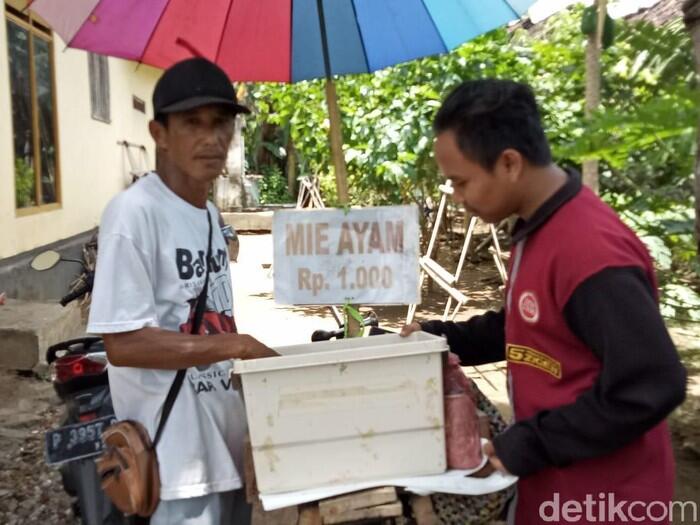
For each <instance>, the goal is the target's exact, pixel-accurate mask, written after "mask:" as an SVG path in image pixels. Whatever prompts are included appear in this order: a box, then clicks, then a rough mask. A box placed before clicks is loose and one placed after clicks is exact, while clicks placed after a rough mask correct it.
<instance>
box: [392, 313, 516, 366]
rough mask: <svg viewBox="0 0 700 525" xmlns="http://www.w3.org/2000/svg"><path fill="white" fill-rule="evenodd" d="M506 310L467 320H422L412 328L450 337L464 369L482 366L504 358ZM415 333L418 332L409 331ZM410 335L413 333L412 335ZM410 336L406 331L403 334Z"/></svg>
mask: <svg viewBox="0 0 700 525" xmlns="http://www.w3.org/2000/svg"><path fill="white" fill-rule="evenodd" d="M505 321H506V314H505V310H504V309H503V308H501V309H500V310H499V311H498V312H494V311H490V312H486V313H485V314H483V315H475V316H474V317H472V318H471V319H469V320H468V321H460V322H453V321H423V322H421V323H414V324H415V325H416V326H414V324H411V325H409V327H410V326H414V328H415V329H418V326H417V325H420V329H421V330H423V331H424V332H428V333H430V334H434V335H444V336H445V337H447V344H448V345H449V347H450V351H451V352H453V353H455V354H457V355H458V356H459V359H460V361H461V362H462V364H463V365H464V366H473V365H482V364H484V363H493V362H495V361H503V360H504V359H505V346H506V345H505ZM410 331H415V330H410ZM409 333H410V332H409ZM403 334H404V335H407V333H406V331H404V332H403Z"/></svg>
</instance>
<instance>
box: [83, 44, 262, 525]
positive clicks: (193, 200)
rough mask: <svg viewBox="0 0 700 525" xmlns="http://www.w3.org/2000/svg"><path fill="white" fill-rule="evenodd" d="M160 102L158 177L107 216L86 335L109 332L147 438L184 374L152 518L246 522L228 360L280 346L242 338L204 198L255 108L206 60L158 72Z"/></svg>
mask: <svg viewBox="0 0 700 525" xmlns="http://www.w3.org/2000/svg"><path fill="white" fill-rule="evenodd" d="M153 108H154V114H155V118H154V120H153V121H151V122H150V125H149V129H150V132H151V135H152V136H153V139H154V140H155V142H156V149H157V155H158V172H157V173H151V174H149V175H148V176H146V177H144V178H142V179H141V180H139V181H138V182H136V183H135V184H134V185H132V186H131V187H130V188H129V189H127V190H125V191H123V192H122V193H120V194H119V195H117V196H116V197H115V198H114V199H113V200H112V201H111V202H110V204H109V205H108V206H107V209H106V210H105V212H104V215H103V217H102V223H101V226H100V237H99V246H100V251H99V256H98V261H97V273H96V276H95V286H94V291H93V298H92V306H91V311H90V320H89V326H88V330H89V331H90V332H92V333H98V334H103V337H104V341H105V346H106V349H107V355H108V357H109V361H110V364H111V366H110V367H109V382H110V387H111V391H112V399H113V402H114V409H115V412H116V415H117V417H118V418H119V419H132V420H136V421H138V422H140V423H142V424H143V425H144V426H145V427H146V429H147V431H148V433H149V435H150V436H151V438H153V436H154V435H155V431H156V428H157V425H158V422H159V419H160V413H161V410H162V407H163V403H164V400H165V397H166V394H167V392H168V389H169V388H170V385H171V384H172V382H173V378H174V376H175V371H176V370H179V369H187V375H186V378H185V381H184V384H183V385H182V388H181V389H180V391H179V393H178V396H177V398H176V401H175V403H174V405H173V408H172V412H171V413H170V416H169V418H168V420H167V424H166V425H165V428H164V430H163V433H162V437H161V439H160V441H159V442H158V445H157V455H158V462H159V470H160V479H161V489H160V497H161V503H160V505H159V507H158V509H157V510H156V512H155V514H154V515H153V516H152V517H151V523H152V524H153V525H158V524H161V523H163V524H165V523H167V524H169V525H173V524H187V525H192V524H197V525H200V524H201V525H205V524H206V525H209V524H219V523H227V524H228V523H236V524H239V523H248V522H249V519H250V510H249V507H248V506H247V505H246V503H245V497H244V495H243V491H242V490H241V487H242V484H243V478H242V468H241V467H242V458H241V454H242V450H241V444H242V441H243V438H244V436H245V435H246V431H247V427H246V421H245V411H244V408H243V403H242V400H241V399H240V396H239V394H238V393H237V392H236V391H235V390H234V389H233V388H232V387H231V380H230V378H229V372H230V360H231V359H234V358H238V359H250V358H259V357H268V356H273V355H275V353H274V352H273V351H272V350H270V349H269V348H267V347H266V346H265V345H263V344H262V343H260V342H259V341H257V340H256V339H254V338H253V337H251V336H248V335H243V334H238V333H236V325H235V321H234V318H233V304H232V297H231V280H230V273H229V265H228V261H229V258H228V252H227V248H226V241H225V239H224V238H223V236H222V235H221V233H220V231H219V228H218V227H216V226H217V220H216V218H217V211H216V208H215V207H214V205H213V204H212V203H210V202H208V201H207V196H208V194H209V189H210V186H211V183H212V182H213V181H214V179H216V177H217V176H219V174H220V173H221V172H222V170H223V167H224V163H225V161H226V154H227V152H228V148H229V144H230V142H231V139H232V137H233V130H234V120H235V117H236V115H237V114H239V113H249V111H248V109H247V108H245V107H244V106H241V105H239V104H238V103H237V102H236V93H235V90H234V89H233V86H232V85H231V82H230V81H229V79H228V78H227V76H226V74H225V73H224V72H223V71H222V70H221V69H220V68H219V67H218V66H216V65H215V64H213V63H211V62H209V61H208V60H205V59H202V58H193V59H189V60H185V61H183V62H179V63H178V64H175V65H174V66H172V67H171V68H170V69H168V70H167V71H166V72H165V73H164V74H163V76H162V77H161V78H160V80H159V81H158V83H157V84H156V87H155V90H154V92H153ZM212 224H213V226H214V228H213V231H212V230H211V228H212V226H211V225H212ZM210 232H211V250H210V251H209V250H208V246H209V236H210ZM208 251H209V253H210V257H209V258H208V260H206V261H205V259H207V257H206V254H207V252H208ZM207 266H208V272H207ZM205 282H206V283H207V294H206V306H205V311H204V315H203V320H202V323H201V328H200V330H199V334H207V335H209V337H200V336H199V335H191V332H192V323H193V319H194V312H195V305H196V302H197V297H198V296H199V294H200V292H201V291H202V290H203V289H204V285H205Z"/></svg>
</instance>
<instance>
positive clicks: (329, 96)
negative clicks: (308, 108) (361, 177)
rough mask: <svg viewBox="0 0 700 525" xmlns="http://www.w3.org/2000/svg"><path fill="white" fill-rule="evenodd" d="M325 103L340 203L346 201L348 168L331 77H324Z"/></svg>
mask: <svg viewBox="0 0 700 525" xmlns="http://www.w3.org/2000/svg"><path fill="white" fill-rule="evenodd" d="M326 103H327V104H328V117H329V119H330V123H331V129H330V139H331V158H332V159H333V169H334V170H335V184H336V188H337V190H338V201H339V202H340V204H347V203H348V169H347V166H346V165H345V155H343V123H342V121H341V119H340V110H339V109H338V95H337V94H336V92H335V84H334V83H333V79H332V78H327V79H326Z"/></svg>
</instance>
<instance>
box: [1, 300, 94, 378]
mask: <svg viewBox="0 0 700 525" xmlns="http://www.w3.org/2000/svg"><path fill="white" fill-rule="evenodd" d="M83 334H84V332H83V324H82V322H81V318H80V308H79V307H78V305H77V304H76V303H71V304H69V305H68V306H67V307H65V308H64V307H62V306H61V305H59V304H57V303H41V302H34V301H18V300H16V299H8V300H7V303H6V304H5V305H4V306H0V368H7V369H13V370H31V369H33V368H35V367H36V366H37V365H39V364H41V363H46V349H47V348H48V347H49V346H51V345H54V344H56V343H59V342H61V341H65V340H67V339H73V338H75V337H80V336H81V335H83Z"/></svg>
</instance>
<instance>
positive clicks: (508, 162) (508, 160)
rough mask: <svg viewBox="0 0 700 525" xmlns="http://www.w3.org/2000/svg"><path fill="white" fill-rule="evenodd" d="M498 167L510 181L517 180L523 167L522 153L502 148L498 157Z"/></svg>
mask: <svg viewBox="0 0 700 525" xmlns="http://www.w3.org/2000/svg"><path fill="white" fill-rule="evenodd" d="M498 163H499V164H500V168H501V169H502V170H503V172H504V174H505V175H506V177H507V178H508V180H510V181H511V182H518V180H520V177H521V176H522V173H523V169H524V168H525V159H524V158H523V156H522V154H521V153H520V152H519V151H518V150H516V149H512V148H508V149H505V150H503V152H502V153H501V156H500V157H499V159H498Z"/></svg>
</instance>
